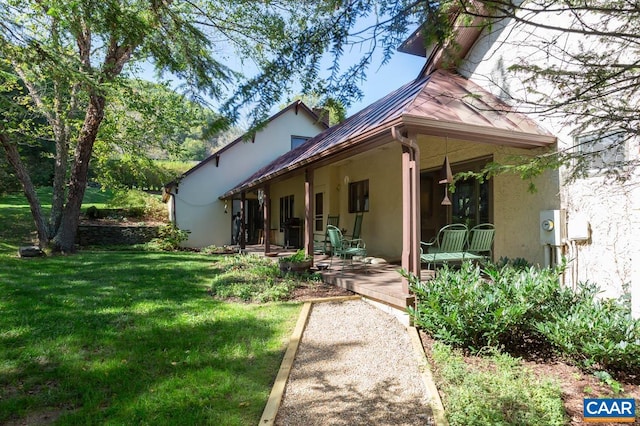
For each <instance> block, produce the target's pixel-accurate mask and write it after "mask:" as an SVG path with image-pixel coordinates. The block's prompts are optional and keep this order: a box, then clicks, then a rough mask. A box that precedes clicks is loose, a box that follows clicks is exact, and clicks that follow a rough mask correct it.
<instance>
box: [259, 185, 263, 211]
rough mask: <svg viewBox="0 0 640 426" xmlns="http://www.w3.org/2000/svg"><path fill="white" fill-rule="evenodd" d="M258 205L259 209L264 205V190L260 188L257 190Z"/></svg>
mask: <svg viewBox="0 0 640 426" xmlns="http://www.w3.org/2000/svg"><path fill="white" fill-rule="evenodd" d="M258 203H260V207H262V205H263V204H264V190H263V189H262V188H260V189H258Z"/></svg>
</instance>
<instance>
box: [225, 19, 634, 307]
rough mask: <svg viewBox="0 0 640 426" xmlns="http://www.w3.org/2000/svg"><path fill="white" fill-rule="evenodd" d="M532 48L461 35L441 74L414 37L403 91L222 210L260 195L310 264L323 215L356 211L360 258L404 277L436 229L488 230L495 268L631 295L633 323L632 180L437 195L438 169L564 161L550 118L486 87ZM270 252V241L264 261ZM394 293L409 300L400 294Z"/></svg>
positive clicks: (568, 141) (269, 169)
mask: <svg viewBox="0 0 640 426" xmlns="http://www.w3.org/2000/svg"><path fill="white" fill-rule="evenodd" d="M529 36H531V32H530V31H528V30H527V29H526V28H525V29H522V28H519V27H516V26H514V23H513V22H510V21H505V22H499V23H495V24H494V25H493V26H492V27H491V28H490V29H488V30H487V29H484V30H483V29H481V27H479V26H477V25H474V24H472V25H469V26H460V27H459V28H458V31H457V41H458V44H459V46H460V48H459V49H457V50H456V52H457V55H458V59H459V62H457V64H458V65H457V66H456V67H455V68H451V67H450V66H448V65H447V63H448V62H446V61H445V60H444V54H443V53H444V51H445V49H446V46H445V47H444V48H441V47H434V48H430V49H425V48H424V44H423V43H422V40H421V39H420V36H419V34H417V33H416V34H415V35H414V36H412V37H411V38H410V39H409V40H407V42H405V44H404V45H403V46H402V48H401V50H403V51H404V52H407V53H413V54H419V55H422V56H424V57H425V66H424V68H423V69H422V70H421V72H420V73H419V75H418V77H417V78H416V79H415V80H414V81H411V82H409V83H407V84H406V85H404V86H403V87H401V88H399V89H398V90H396V91H394V92H392V93H390V94H388V95H387V96H385V97H384V98H382V99H380V100H379V101H377V102H374V103H373V104H371V105H369V106H368V107H366V108H364V109H363V110H361V111H359V112H358V113H356V114H354V115H352V116H351V117H349V118H348V119H347V120H345V121H344V122H342V123H340V124H338V125H336V126H334V127H332V128H330V129H328V130H325V131H324V132H322V133H320V134H319V135H317V136H315V137H314V138H311V139H310V140H308V141H307V142H306V143H304V144H303V145H301V146H300V147H298V148H296V149H295V150H292V151H290V152H287V153H285V154H283V155H282V156H281V157H279V158H278V159H276V160H275V161H274V162H272V163H270V164H268V165H266V166H265V167H263V168H261V169H259V170H257V171H256V172H255V173H254V174H252V175H251V176H250V177H248V178H247V179H246V180H244V181H243V182H241V183H239V184H238V185H235V186H232V187H229V189H228V190H227V191H226V192H225V193H224V194H223V195H222V196H221V199H224V200H232V199H242V198H246V197H247V196H249V194H255V193H258V192H259V193H261V194H263V195H262V196H263V199H264V203H265V206H266V208H265V216H264V218H265V223H266V225H265V226H269V227H272V228H273V227H275V228H277V227H279V226H280V225H281V224H282V223H285V222H286V221H287V220H289V219H291V218H296V219H300V223H301V226H302V228H303V230H304V231H303V234H304V246H305V247H306V249H307V250H308V251H309V252H311V250H312V248H313V234H314V232H318V231H322V230H323V229H324V227H325V225H326V223H325V221H326V218H327V216H328V215H334V216H336V215H337V216H339V217H340V226H341V227H348V226H350V224H351V223H353V222H352V220H353V217H354V215H355V214H357V213H362V214H364V221H363V225H362V233H361V235H362V237H363V238H364V239H365V240H366V242H367V250H368V252H369V254H371V255H373V256H381V257H384V258H386V259H389V260H398V261H399V262H400V263H401V265H402V267H403V268H404V269H406V270H408V271H410V272H413V273H418V272H419V269H420V263H419V241H420V240H427V239H429V238H430V237H432V236H433V235H434V234H435V232H436V231H437V230H438V229H439V228H440V227H441V226H442V225H444V224H447V223H451V222H463V223H467V224H470V225H474V224H477V223H483V222H491V223H494V224H495V226H496V239H495V242H494V250H493V253H494V258H495V259H496V260H497V259H499V258H500V257H508V258H512V259H513V258H524V259H526V260H527V261H529V262H531V263H537V264H540V265H551V264H556V263H558V262H560V259H561V257H563V256H564V257H566V258H567V259H568V261H569V263H568V269H567V271H566V273H565V277H564V280H565V284H566V285H572V286H575V285H576V283H577V282H578V281H592V282H596V283H598V284H599V285H600V286H602V287H603V289H604V290H605V295H607V296H613V297H616V296H619V295H621V294H623V292H624V291H625V286H627V285H629V288H630V291H631V296H632V306H633V308H632V309H633V311H634V314H635V315H636V316H638V315H640V288H639V287H640V277H639V275H640V273H639V272H638V271H639V266H638V265H639V261H640V255H639V253H640V249H639V244H640V243H639V242H638V238H637V235H638V232H637V229H639V228H638V225H640V193H639V191H640V190H639V189H638V188H640V185H638V183H640V181H639V179H640V177H639V176H638V173H637V172H635V170H631V171H630V173H629V176H628V177H627V180H626V181H625V182H612V181H610V180H608V179H607V178H606V177H604V176H601V175H598V174H593V175H589V176H587V177H586V178H583V179H578V180H576V181H569V180H568V179H567V176H566V170H564V169H562V168H561V169H559V170H553V169H550V170H547V171H545V172H544V173H543V174H542V175H540V176H537V177H534V178H532V182H531V183H533V184H534V185H535V187H536V191H535V192H533V193H531V192H530V191H528V186H529V183H530V182H525V181H523V180H522V179H521V178H520V177H519V176H516V175H508V174H501V175H497V176H495V177H493V178H491V179H489V180H477V179H475V178H473V177H471V178H467V179H465V180H462V181H459V182H457V183H456V188H455V192H453V193H451V194H448V196H449V198H450V199H451V201H452V205H451V206H446V205H443V204H442V203H441V200H442V199H443V196H444V191H446V190H447V188H446V185H441V184H439V183H438V182H439V180H440V179H439V172H440V170H441V165H442V163H443V160H444V158H445V157H446V158H448V159H449V161H450V163H451V165H452V168H453V172H454V173H457V172H464V171H474V170H479V169H481V168H482V167H483V166H484V165H486V164H487V163H488V162H491V161H494V162H505V161H508V160H509V159H510V158H511V157H513V156H518V155H519V156H523V155H524V156H531V155H533V154H541V153H545V152H551V151H552V150H555V149H558V148H561V149H572V147H573V146H574V145H575V144H576V140H579V139H580V138H581V137H583V135H575V134H574V132H573V129H572V128H570V127H567V126H566V124H562V123H563V121H562V120H557V121H554V120H553V119H552V118H548V119H545V121H544V122H542V124H544V126H542V125H540V122H539V121H536V120H534V118H539V117H534V116H529V115H524V114H522V113H519V112H517V110H516V108H514V107H513V106H511V105H509V104H507V103H506V102H505V101H503V100H502V99H501V95H502V94H504V93H505V91H507V89H509V87H508V86H509V85H510V84H513V83H514V80H513V78H515V77H511V79H506V78H505V79H496V78H493V77H495V75H496V74H498V75H499V76H502V75H504V74H505V73H507V67H508V65H509V64H511V63H514V62H515V61H517V59H518V55H520V54H522V52H519V51H518V49H514V48H512V47H511V46H513V45H517V40H518V39H519V38H522V39H526V38H527V37H529ZM536 37H542V35H541V34H540V33H539V32H538V33H536ZM507 39H508V41H510V42H513V41H514V40H516V42H515V43H507V42H506V40H507ZM623 154H624V155H629V156H631V155H634V156H637V155H638V141H637V140H635V141H634V140H631V141H629V142H628V146H626V150H625V152H624V153H623ZM550 225H554V226H550ZM270 242H271V241H270V239H269V238H267V239H266V244H265V251H267V252H268V251H269V250H270V246H269V243H270ZM404 288H405V292H408V289H407V287H406V283H405V287H404Z"/></svg>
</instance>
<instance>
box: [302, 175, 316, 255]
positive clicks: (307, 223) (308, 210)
mask: <svg viewBox="0 0 640 426" xmlns="http://www.w3.org/2000/svg"><path fill="white" fill-rule="evenodd" d="M313 175H314V171H313V169H311V170H310V169H306V170H305V171H304V247H305V251H306V252H307V255H308V256H310V257H311V266H313V219H312V214H313V202H314V200H313V196H312V194H313Z"/></svg>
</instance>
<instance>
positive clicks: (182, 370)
mask: <svg viewBox="0 0 640 426" xmlns="http://www.w3.org/2000/svg"><path fill="white" fill-rule="evenodd" d="M132 256H135V258H132ZM7 260H8V261H7V262H3V264H2V265H0V291H2V293H3V299H2V302H1V305H2V317H1V318H0V330H1V332H0V348H1V349H0V423H4V422H7V421H18V420H20V419H24V418H26V417H27V416H29V415H30V413H32V412H34V411H43V410H44V411H45V412H46V411H47V410H49V411H50V413H51V417H52V418H54V419H55V418H57V419H58V421H59V422H60V423H61V424H77V423H79V422H81V423H87V424H91V423H101V422H102V421H104V420H109V421H110V422H114V421H115V422H116V423H119V422H122V423H123V424H124V423H140V422H143V423H162V424H203V423H211V424H214V423H215V424H222V423H224V424H247V423H255V422H256V421H257V419H258V418H259V417H260V413H261V411H262V408H263V405H264V402H265V400H266V394H268V391H269V386H270V382H271V380H272V379H273V377H272V376H273V375H275V372H277V366H278V365H279V362H280V358H281V350H282V348H281V342H277V345H276V347H274V346H273V344H268V343H266V342H268V341H269V339H272V338H273V336H276V335H280V334H279V333H280V331H279V330H277V327H278V326H279V325H280V323H281V322H283V321H284V320H283V319H282V318H277V315H276V314H275V313H271V312H270V311H269V308H268V307H264V306H260V305H230V304H225V303H222V302H219V301H215V300H213V299H212V298H210V297H208V296H207V292H206V290H207V288H206V284H207V283H208V282H209V281H210V276H209V274H208V273H207V271H208V269H207V265H210V264H211V259H210V258H207V257H205V256H193V255H191V256H182V255H171V254H163V253H136V254H132V253H86V254H80V255H77V256H72V257H68V258H65V257H60V258H48V259H31V260H29V261H24V260H20V259H7ZM291 309H293V308H291ZM238 407H241V409H240V410H239V409H238ZM51 417H50V418H51Z"/></svg>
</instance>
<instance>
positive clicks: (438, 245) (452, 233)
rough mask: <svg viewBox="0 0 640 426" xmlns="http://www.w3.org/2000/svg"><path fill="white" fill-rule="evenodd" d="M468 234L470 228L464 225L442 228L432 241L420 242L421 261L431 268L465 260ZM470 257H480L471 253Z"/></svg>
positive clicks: (456, 224)
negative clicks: (439, 264)
mask: <svg viewBox="0 0 640 426" xmlns="http://www.w3.org/2000/svg"><path fill="white" fill-rule="evenodd" d="M468 233H469V228H467V226H466V225H464V224H462V223H454V224H452V225H447V226H444V227H442V228H441V229H440V230H439V231H438V235H436V237H435V238H433V239H432V240H431V241H429V242H423V241H420V261H421V262H422V263H426V264H427V267H428V268H430V267H431V265H432V264H433V265H436V264H438V263H446V262H449V261H462V260H464V259H465V257H466V255H467V253H466V252H465V248H466V245H467V241H468ZM468 255H469V256H468V257H469V258H474V257H478V256H476V255H472V254H471V253H468Z"/></svg>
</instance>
